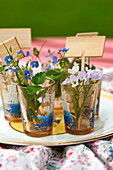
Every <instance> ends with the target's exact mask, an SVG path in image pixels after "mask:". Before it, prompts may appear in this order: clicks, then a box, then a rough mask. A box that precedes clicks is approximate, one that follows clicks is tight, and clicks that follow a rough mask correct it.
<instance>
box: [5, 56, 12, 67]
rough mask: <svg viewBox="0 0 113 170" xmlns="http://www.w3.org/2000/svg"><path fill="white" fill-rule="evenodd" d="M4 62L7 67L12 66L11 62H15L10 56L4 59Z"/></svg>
mask: <svg viewBox="0 0 113 170" xmlns="http://www.w3.org/2000/svg"><path fill="white" fill-rule="evenodd" d="M4 61H5V62H6V65H10V64H11V61H13V57H12V56H11V55H8V56H6V57H5V58H4Z"/></svg>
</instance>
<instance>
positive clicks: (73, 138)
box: [0, 93, 113, 146]
mask: <svg viewBox="0 0 113 170" xmlns="http://www.w3.org/2000/svg"><path fill="white" fill-rule="evenodd" d="M56 117H57V118H58V119H59V120H60V118H63V117H62V116H61V115H60V116H59V115H57V116H56ZM57 118H56V119H57ZM19 128H20V129H19ZM55 130H56V131H55ZM19 131H20V132H19ZM21 131H22V124H21V123H17V124H9V122H8V121H6V120H5V119H4V112H3V108H2V102H1V100H0V142H1V143H7V144H14V145H46V146H57V145H71V144H78V143H85V142H89V141H93V140H96V139H98V138H103V137H106V136H110V135H112V133H113V96H111V95H108V94H106V93H102V95H101V100H100V115H99V119H97V120H96V121H95V127H94V131H93V132H92V133H90V134H88V135H71V134H68V133H65V129H64V124H63V120H61V121H60V123H59V125H58V127H55V126H54V133H53V134H52V135H50V136H47V137H40V138H35V137H29V136H27V135H25V134H24V133H22V132H21Z"/></svg>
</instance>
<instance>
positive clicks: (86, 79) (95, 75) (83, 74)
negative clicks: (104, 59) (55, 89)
mask: <svg viewBox="0 0 113 170" xmlns="http://www.w3.org/2000/svg"><path fill="white" fill-rule="evenodd" d="M101 79H107V75H106V74H103V71H102V70H88V71H79V66H78V65H76V66H73V67H72V69H68V77H67V78H66V79H65V80H64V81H63V85H66V84H71V86H72V87H76V86H78V85H86V84H94V83H96V82H98V81H99V80H101Z"/></svg>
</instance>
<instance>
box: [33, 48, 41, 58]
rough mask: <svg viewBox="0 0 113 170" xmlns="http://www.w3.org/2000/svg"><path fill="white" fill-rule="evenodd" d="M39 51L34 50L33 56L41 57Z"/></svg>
mask: <svg viewBox="0 0 113 170" xmlns="http://www.w3.org/2000/svg"><path fill="white" fill-rule="evenodd" d="M39 53H40V52H39V51H38V50H37V48H33V54H34V55H35V56H36V57H38V56H39Z"/></svg>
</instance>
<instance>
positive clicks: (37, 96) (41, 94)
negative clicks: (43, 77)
mask: <svg viewBox="0 0 113 170" xmlns="http://www.w3.org/2000/svg"><path fill="white" fill-rule="evenodd" d="M47 90H48V88H45V89H44V90H42V91H40V92H39V93H38V94H37V95H36V98H37V99H38V98H39V97H42V96H44V94H45V93H46V92H47Z"/></svg>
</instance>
